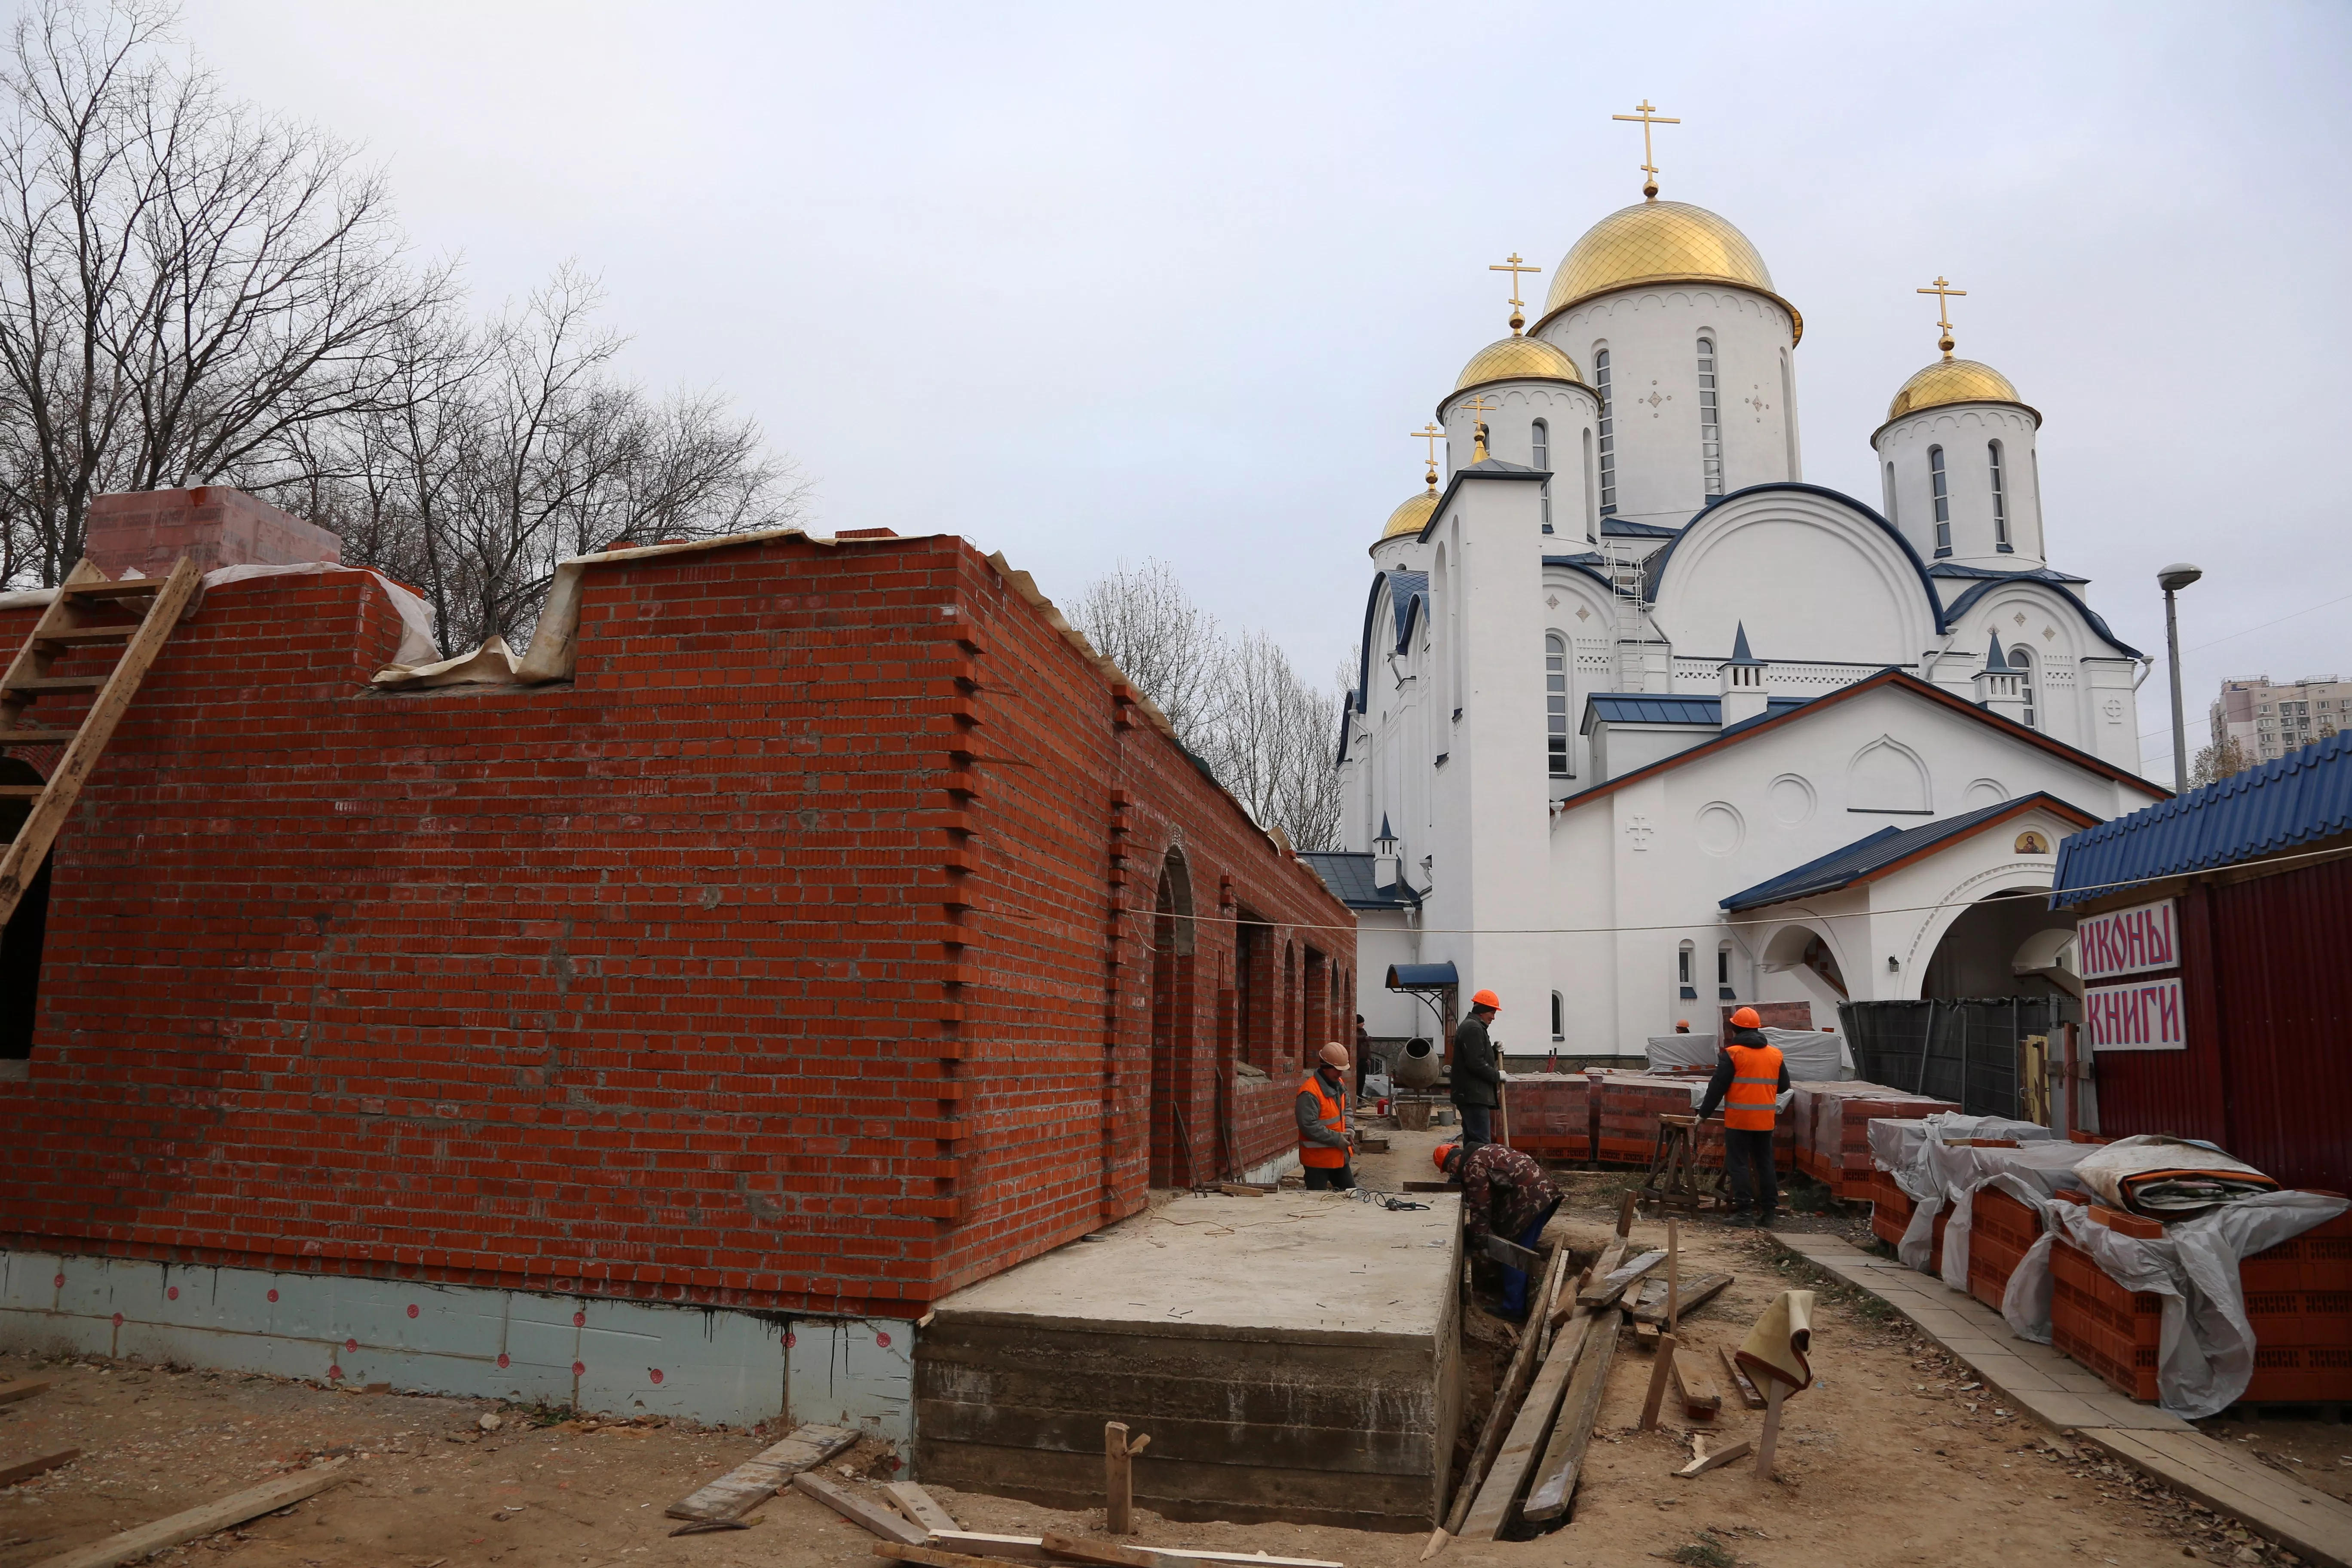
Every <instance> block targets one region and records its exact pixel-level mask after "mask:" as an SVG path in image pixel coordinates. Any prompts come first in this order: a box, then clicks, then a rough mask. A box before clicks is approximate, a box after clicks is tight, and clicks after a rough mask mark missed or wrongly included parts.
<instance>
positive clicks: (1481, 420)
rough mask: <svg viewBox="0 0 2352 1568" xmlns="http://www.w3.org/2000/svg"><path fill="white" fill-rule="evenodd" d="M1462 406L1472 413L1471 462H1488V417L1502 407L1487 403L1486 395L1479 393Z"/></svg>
mask: <svg viewBox="0 0 2352 1568" xmlns="http://www.w3.org/2000/svg"><path fill="white" fill-rule="evenodd" d="M1462 406H1463V407H1465V408H1466V409H1468V410H1469V411H1470V460H1471V461H1472V462H1474V463H1483V462H1485V461H1486V416H1487V415H1489V414H1492V413H1494V412H1495V410H1496V409H1497V408H1500V407H1501V406H1502V405H1501V404H1499V403H1489V402H1487V401H1486V394H1485V393H1483V392H1479V393H1474V394H1472V395H1471V396H1470V400H1469V401H1468V402H1466V403H1465V404H1464V405H1462Z"/></svg>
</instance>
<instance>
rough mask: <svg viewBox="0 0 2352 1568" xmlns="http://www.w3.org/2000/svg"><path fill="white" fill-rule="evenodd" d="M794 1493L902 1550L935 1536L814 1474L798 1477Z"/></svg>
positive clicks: (802, 1473) (806, 1472) (808, 1471)
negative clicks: (896, 1545)
mask: <svg viewBox="0 0 2352 1568" xmlns="http://www.w3.org/2000/svg"><path fill="white" fill-rule="evenodd" d="M793 1490H794V1491H796V1492H798V1493H800V1494H801V1495H802V1496H803V1497H809V1498H814V1499H815V1500H817V1501H819V1502H821V1503H823V1504H824V1506H825V1507H827V1508H829V1509H831V1510H833V1511H834V1512H835V1513H837V1514H839V1515H841V1517H842V1518H844V1519H845V1520H847V1521H849V1522H850V1523H852V1524H855V1525H858V1526H861V1527H863V1528H864V1529H866V1530H868V1531H872V1532H873V1533H874V1534H876V1535H878V1536H880V1537H881V1538H882V1539H883V1540H885V1541H895V1542H898V1543H899V1544H900V1545H902V1546H920V1545H922V1544H923V1542H926V1541H928V1540H929V1539H930V1534H931V1532H930V1531H928V1530H925V1529H923V1528H922V1527H921V1526H920V1525H916V1524H909V1523H908V1521H905V1520H903V1519H900V1518H899V1517H898V1515H897V1514H895V1513H887V1512H885V1511H884V1510H881V1509H878V1508H876V1507H875V1506H874V1505H873V1504H872V1503H870V1502H867V1501H866V1500H865V1499H864V1498H862V1497H859V1496H858V1495H857V1494H856V1492H853V1491H849V1490H847V1489H844V1488H841V1487H837V1486H835V1485H834V1484H833V1483H832V1482H831V1481H829V1480H826V1479H824V1477H823V1476H820V1475H818V1474H817V1473H816V1472H815V1471H814V1470H803V1471H801V1472H800V1474H798V1475H796V1476H794V1477H793Z"/></svg>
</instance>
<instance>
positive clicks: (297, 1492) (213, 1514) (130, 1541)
mask: <svg viewBox="0 0 2352 1568" xmlns="http://www.w3.org/2000/svg"><path fill="white" fill-rule="evenodd" d="M350 1473H351V1472H350V1471H349V1470H348V1469H347V1468H344V1465H343V1461H342V1460H341V1459H330V1460H329V1461H328V1462H327V1463H325V1464H323V1465H320V1466H317V1467H315V1468H311V1469H308V1470H298V1471H297V1472H295V1473H294V1474H293V1475H290V1476H280V1477H278V1479H276V1480H274V1481H265V1482H263V1483H262V1484H261V1485H260V1486H257V1487H249V1488H247V1489H246V1490H244V1491H241V1492H236V1493H234V1494H232V1495H230V1496H228V1497H225V1498H223V1499H221V1500H219V1501H218V1502H208V1503H205V1504H203V1505H201V1506H199V1507H196V1508H192V1509H189V1510H186V1511H185V1512H183V1513H175V1514H173V1515H172V1516H171V1517H170V1518H169V1519H159V1520H157V1521H155V1522H154V1523H152V1524H142V1525H139V1526H137V1527H135V1528H133V1529H131V1530H126V1531H122V1532H121V1534H119V1535H110V1536H108V1537H107V1538H106V1539H105V1540H103V1541H97V1542H91V1543H90V1544H89V1545H88V1546H77V1547H75V1548H74V1549H73V1550H72V1551H71V1552H64V1553H62V1554H61V1555H58V1556H56V1557H44V1558H42V1559H41V1561H40V1562H39V1563H36V1564H35V1565H34V1568H118V1565H119V1564H121V1563H135V1562H137V1561H138V1560H139V1559H141V1558H142V1557H147V1556H151V1555H152V1554H153V1553H155V1552H162V1551H163V1550H165V1549H166V1548H168V1547H173V1546H178V1545H182V1544H184V1542H190V1541H196V1540H200V1539H202V1538H203V1537H205V1536H207V1535H214V1534H217V1533H218V1532H219V1531H224V1530H226V1529H227V1528H228V1527H229V1526H231V1525H233V1524H243V1523H244V1522H245V1521H247V1520H248V1519H259V1518H260V1517H261V1516H262V1515H263V1514H265V1513H275V1512H277V1511H278V1510H279V1509H281V1508H290V1507H292V1506H293V1505H294V1504H296V1503H298V1502H300V1501H301V1500H303V1499H304V1498H309V1497H316V1496H318V1495H319V1493H320V1492H322V1491H325V1490H326V1489H328V1488H329V1487H331V1486H333V1485H334V1484H335V1483H336V1482H338V1481H340V1480H341V1479H343V1478H344V1477H346V1476H348V1475H349V1474H350Z"/></svg>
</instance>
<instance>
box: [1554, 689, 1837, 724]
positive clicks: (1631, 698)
mask: <svg viewBox="0 0 2352 1568" xmlns="http://www.w3.org/2000/svg"><path fill="white" fill-rule="evenodd" d="M1805 702H1806V699H1804V698H1802V697H1775V698H1772V699H1770V700H1768V701H1767V702H1766V704H1765V708H1764V711H1763V713H1761V714H1759V715H1758V717H1759V718H1769V717H1771V716H1772V715H1773V714H1776V713H1786V712H1787V711H1789V710H1790V709H1791V708H1801V707H1803V706H1804V705H1805ZM1595 721H1599V722H1601V723H1608V724H1700V725H1705V726H1706V728H1708V729H1710V730H1712V729H1714V728H1716V727H1717V725H1719V724H1721V723H1722V722H1723V700H1722V699H1721V698H1719V697H1679V696H1671V695H1667V694H1664V693H1660V692H1651V691H1596V692H1594V693H1593V694H1592V695H1591V696H1590V697H1588V698H1586V699H1585V700H1584V722H1583V724H1582V725H1581V726H1580V730H1579V732H1580V733H1581V732H1583V731H1586V730H1590V729H1591V727H1592V725H1593V723H1594V722H1595ZM1737 727H1738V726H1736V725H1735V726H1734V728H1737Z"/></svg>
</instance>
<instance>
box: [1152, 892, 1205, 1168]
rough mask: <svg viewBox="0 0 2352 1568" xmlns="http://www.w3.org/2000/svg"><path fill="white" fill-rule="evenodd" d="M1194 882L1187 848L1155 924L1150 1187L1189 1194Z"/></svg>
mask: <svg viewBox="0 0 2352 1568" xmlns="http://www.w3.org/2000/svg"><path fill="white" fill-rule="evenodd" d="M1192 912H1193V911H1192V871H1191V868H1189V867H1188V866H1187V865H1186V863H1185V860H1184V850H1183V847H1182V846H1181V845H1179V846H1177V847H1172V848H1171V849H1170V850H1169V851H1168V854H1167V857H1166V858H1165V859H1163V860H1162V861H1161V862H1160V886H1159V889H1158V896H1157V898H1156V899H1155V900H1154V901H1153V906H1152V921H1151V1077H1150V1084H1151V1102H1150V1107H1149V1108H1148V1110H1147V1118H1148V1121H1149V1123H1150V1129H1151V1169H1150V1183H1151V1184H1152V1185H1153V1186H1155V1187H1188V1186H1191V1185H1192V1184H1193V1182H1194V1181H1195V1180H1196V1179H1197V1178H1196V1177H1195V1175H1194V1173H1193V1169H1192V1165H1193V1160H1194V1157H1195V1155H1194V1151H1193V1149H1192V1137H1191V1123H1192V1121H1197V1120H1200V1119H1201V1118H1199V1117H1198V1116H1196V1115H1194V1114H1192V1112H1193V1111H1195V1110H1197V1108H1196V1107H1194V1106H1193V1105H1192V1085H1193V1082H1194V1080H1195V1076H1196V1075H1195V1074H1194V1072H1193V1070H1192V1069H1193V1066H1194V1062H1193V1058H1194V1057H1195V1055H1196V1054H1197V1042H1196V1040H1195V1038H1194V1030H1193V1027H1192V965H1193V948H1194V935H1195V933H1194V931H1193V927H1194V925H1195V924H1196V922H1195V921H1193V919H1192Z"/></svg>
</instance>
